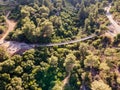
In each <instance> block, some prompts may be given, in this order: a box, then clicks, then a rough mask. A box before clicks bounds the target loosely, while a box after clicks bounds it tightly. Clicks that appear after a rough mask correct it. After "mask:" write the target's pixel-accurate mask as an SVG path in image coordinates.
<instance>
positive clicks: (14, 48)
mask: <svg viewBox="0 0 120 90" xmlns="http://www.w3.org/2000/svg"><path fill="white" fill-rule="evenodd" d="M9 14H10V12H8V14H7V15H6V17H5V19H6V23H7V25H8V30H7V32H6V33H5V34H4V35H3V37H2V38H1V39H0V45H2V46H5V47H6V48H7V52H9V53H10V54H14V53H16V52H18V51H19V50H21V49H24V50H28V49H31V48H34V47H52V46H61V45H67V44H72V43H77V42H81V41H85V40H88V39H91V38H94V37H95V36H96V35H95V34H93V35H90V36H87V37H85V38H80V39H77V40H71V41H66V42H60V43H49V44H27V43H21V42H16V41H6V40H5V38H6V37H7V35H8V34H9V32H11V31H12V30H14V28H15V26H16V22H14V21H12V20H9V19H8V16H9Z"/></svg>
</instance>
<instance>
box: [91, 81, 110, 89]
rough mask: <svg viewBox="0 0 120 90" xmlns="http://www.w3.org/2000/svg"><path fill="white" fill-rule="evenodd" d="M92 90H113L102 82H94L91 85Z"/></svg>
mask: <svg viewBox="0 0 120 90" xmlns="http://www.w3.org/2000/svg"><path fill="white" fill-rule="evenodd" d="M91 89H92V90H112V89H111V87H109V86H108V85H107V84H105V83H104V82H103V81H102V80H99V81H96V80H95V81H94V82H92V83H91Z"/></svg>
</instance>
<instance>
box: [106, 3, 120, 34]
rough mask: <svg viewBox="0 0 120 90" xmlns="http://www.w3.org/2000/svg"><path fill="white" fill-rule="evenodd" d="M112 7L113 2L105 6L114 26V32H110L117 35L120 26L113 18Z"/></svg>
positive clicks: (119, 31)
mask: <svg viewBox="0 0 120 90" xmlns="http://www.w3.org/2000/svg"><path fill="white" fill-rule="evenodd" d="M110 9H111V3H110V4H109V6H108V7H106V8H105V10H106V16H107V18H108V19H109V21H110V23H111V24H112V25H113V26H114V32H109V33H110V34H111V35H114V36H115V35H117V34H118V33H120V26H119V25H118V24H117V22H116V21H115V20H114V19H113V16H112V14H111V13H110Z"/></svg>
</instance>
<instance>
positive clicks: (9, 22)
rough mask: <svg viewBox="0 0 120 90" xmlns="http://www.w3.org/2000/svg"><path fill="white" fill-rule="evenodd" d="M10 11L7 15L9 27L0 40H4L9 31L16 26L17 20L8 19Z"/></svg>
mask: <svg viewBox="0 0 120 90" xmlns="http://www.w3.org/2000/svg"><path fill="white" fill-rule="evenodd" d="M10 13H11V12H10V11H9V12H8V14H7V15H6V17H5V20H6V23H7V26H8V29H7V31H6V33H5V34H4V35H3V37H2V38H1V39H0V40H4V39H5V38H6V37H7V35H8V34H9V32H11V31H12V30H14V28H15V26H16V24H17V23H16V22H14V21H12V20H9V19H8V16H9V14H10Z"/></svg>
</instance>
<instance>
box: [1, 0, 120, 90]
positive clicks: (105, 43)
mask: <svg viewBox="0 0 120 90" xmlns="http://www.w3.org/2000/svg"><path fill="white" fill-rule="evenodd" d="M110 1H111V0H15V3H16V4H17V5H16V6H15V8H14V9H12V13H11V15H10V16H9V18H10V19H14V20H16V21H17V22H18V24H17V26H16V28H15V30H14V31H12V32H11V33H10V34H9V36H8V37H7V39H8V40H15V41H21V42H22V41H24V42H27V43H42V44H44V43H54V42H62V41H66V40H71V39H76V38H81V37H85V36H87V35H90V34H93V33H97V34H98V35H99V36H96V37H95V38H93V39H91V40H87V41H84V42H79V43H74V44H70V45H63V46H53V47H37V48H35V49H30V50H28V51H25V52H24V53H23V54H22V55H17V54H15V55H13V56H10V55H9V54H8V53H7V52H6V49H5V48H3V47H1V48H0V90H84V89H83V88H85V89H86V90H119V89H120V74H119V73H120V49H119V48H116V47H117V46H119V42H120V34H118V35H117V36H116V37H115V40H114V42H112V41H111V38H109V37H107V36H105V35H104V33H105V32H106V30H108V28H107V26H108V24H109V21H108V19H107V18H106V16H105V11H104V7H105V6H106V5H108V2H110ZM113 2H117V0H113ZM69 75H70V76H69ZM67 77H69V78H68V81H67V82H66V83H67V84H65V85H63V84H64V83H65V82H64V81H65V79H66V78H67Z"/></svg>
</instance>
